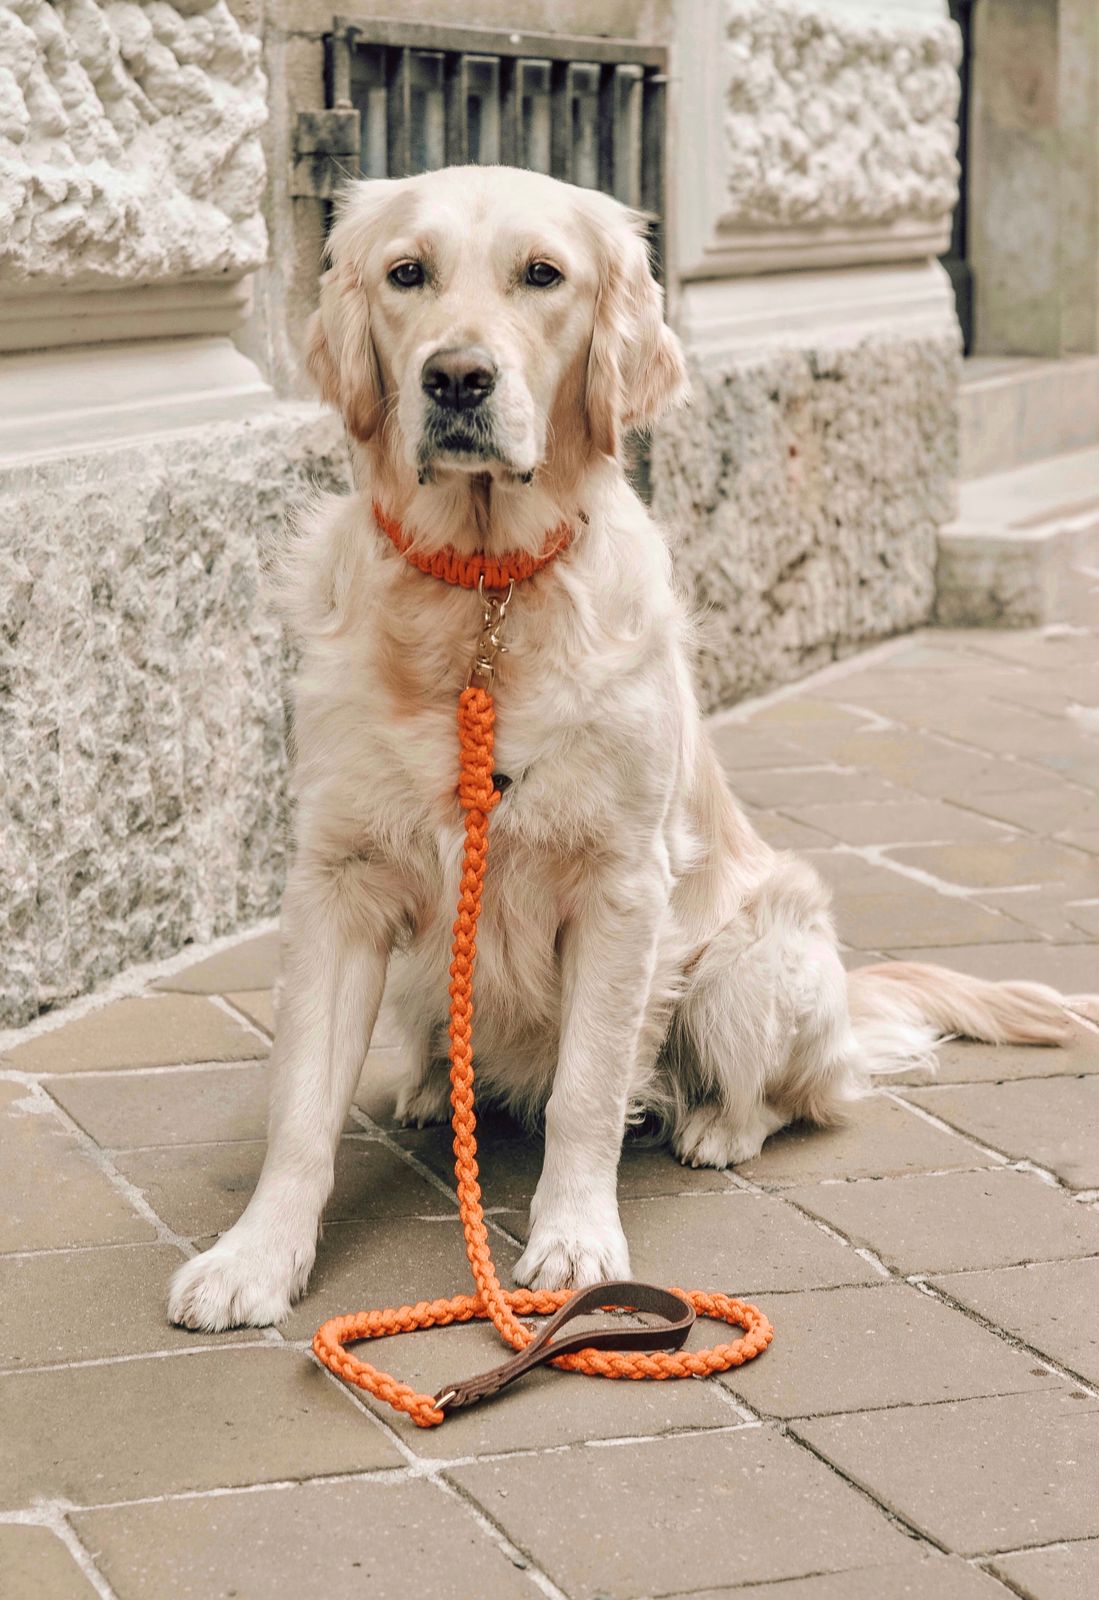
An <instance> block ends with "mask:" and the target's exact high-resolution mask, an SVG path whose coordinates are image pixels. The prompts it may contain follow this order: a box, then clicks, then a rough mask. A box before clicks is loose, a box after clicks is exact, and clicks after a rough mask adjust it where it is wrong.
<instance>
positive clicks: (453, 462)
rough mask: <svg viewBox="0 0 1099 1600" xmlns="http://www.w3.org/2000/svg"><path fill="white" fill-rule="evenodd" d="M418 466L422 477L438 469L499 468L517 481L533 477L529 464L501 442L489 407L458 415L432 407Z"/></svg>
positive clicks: (484, 469) (424, 431)
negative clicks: (517, 458)
mask: <svg viewBox="0 0 1099 1600" xmlns="http://www.w3.org/2000/svg"><path fill="white" fill-rule="evenodd" d="M416 464H417V467H418V468H419V472H420V476H421V478H424V477H430V476H431V475H432V473H433V472H434V471H435V470H436V469H437V468H439V467H452V468H455V469H457V470H458V471H462V472H485V471H486V470H488V471H491V469H492V467H493V466H497V467H499V468H502V469H503V471H504V472H505V473H507V474H509V475H511V476H514V477H517V478H523V479H526V478H528V477H529V475H530V468H529V466H528V465H527V463H525V462H519V461H517V460H516V459H515V457H514V455H513V453H512V452H511V451H510V450H509V449H508V448H507V446H506V445H505V444H504V443H503V442H502V441H501V439H500V437H499V434H498V432H497V428H496V423H495V419H494V417H493V415H492V412H491V411H490V410H489V409H488V408H487V407H484V408H482V407H478V408H476V409H474V410H471V411H466V412H459V413H458V414H457V415H455V414H454V413H453V412H451V411H447V410H444V409H443V408H442V407H438V406H429V407H428V408H427V414H426V416H425V417H424V423H423V430H422V432H421V434H420V443H419V447H418V449H417V452H416Z"/></svg>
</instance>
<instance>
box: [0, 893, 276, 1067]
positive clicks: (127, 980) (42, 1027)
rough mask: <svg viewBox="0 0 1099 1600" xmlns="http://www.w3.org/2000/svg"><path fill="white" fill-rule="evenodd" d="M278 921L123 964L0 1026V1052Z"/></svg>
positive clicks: (140, 993)
mask: <svg viewBox="0 0 1099 1600" xmlns="http://www.w3.org/2000/svg"><path fill="white" fill-rule="evenodd" d="M278 925H279V922H278V918H277V917H267V918H265V919H264V920H263V921H262V922H254V923H251V924H250V925H249V926H248V927H246V928H237V929H236V930H235V931H234V932H233V933H227V934H225V935H224V936H223V937H221V938H219V939H211V940H209V941H207V942H206V943H204V944H191V945H187V946H186V948H185V949H183V950H180V951H177V952H176V954H175V955H173V956H166V957H162V958H160V959H159V960H156V961H142V962H139V963H138V964H137V965H136V966H132V967H126V968H124V969H123V971H122V972H120V973H118V974H117V975H116V976H115V977H113V978H110V979H108V981H107V982H106V983H104V984H103V985H102V987H100V988H98V989H93V990H92V992H91V993H90V994H85V995H80V996H78V997H77V998H76V999H75V1000H72V1001H70V1002H69V1004H68V1005H64V1006H55V1007H54V1008H53V1009H52V1010H50V1011H41V1012H39V1014H38V1016H37V1017H32V1018H31V1020H30V1022H26V1023H24V1024H23V1025H22V1026H21V1027H18V1028H3V1029H0V1053H2V1052H3V1051H5V1050H9V1049H11V1048H12V1047H13V1046H14V1045H17V1044H22V1043H24V1042H25V1041H26V1040H27V1039H35V1038H37V1037H38V1036H39V1035H40V1034H43V1033H52V1032H53V1031H54V1029H55V1028H64V1027H65V1026H66V1025H67V1024H68V1023H70V1022H76V1021H78V1020H79V1019H80V1018H81V1017H86V1016H88V1014H89V1013H90V1012H92V1011H100V1010H102V1008H103V1007H104V1006H107V1005H110V1003H111V1001H112V1000H128V999H132V998H134V997H136V996H145V992H146V990H147V989H148V986H149V984H151V983H155V982H157V981H158V980H159V979H161V978H171V977H174V976H175V974H176V973H177V972H183V971H185V969H186V968H187V967H193V966H197V965H198V964H199V962H201V961H206V960H208V959H209V958H210V957H211V956H218V955H221V954H223V952H224V951H226V950H231V949H233V948H234V947H235V946H236V945H239V944H245V943H247V942H248V941H249V940H251V939H256V938H259V937H260V936H261V935H262V934H265V933H273V932H274V931H275V930H276V929H277V928H278ZM172 992H178V991H171V990H168V991H165V993H172ZM162 997H163V996H162V995H161V994H160V993H159V992H157V993H156V994H155V995H152V996H149V998H157V999H160V998H162ZM199 998H200V999H208V998H209V996H208V995H200V996H199Z"/></svg>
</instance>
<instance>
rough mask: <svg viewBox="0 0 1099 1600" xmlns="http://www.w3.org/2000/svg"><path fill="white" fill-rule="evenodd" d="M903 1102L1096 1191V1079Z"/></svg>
mask: <svg viewBox="0 0 1099 1600" xmlns="http://www.w3.org/2000/svg"><path fill="white" fill-rule="evenodd" d="M907 1098H908V1099H909V1100H913V1101H915V1102H916V1103H917V1104H918V1105H922V1106H926V1108H927V1110H928V1111H933V1112H934V1114H935V1115H936V1116H937V1117H941V1118H942V1119H943V1121H944V1122H949V1123H950V1125H951V1127H953V1128H960V1129H961V1130H962V1131H963V1132H965V1133H968V1134H971V1135H972V1136H973V1138H975V1139H980V1140H981V1141H982V1143H984V1144H987V1145H991V1147H992V1148H993V1149H994V1150H1002V1151H1003V1152H1004V1154H1005V1155H1009V1156H1013V1157H1015V1158H1016V1159H1017V1160H1018V1159H1024V1158H1025V1159H1026V1160H1028V1161H1033V1162H1036V1163H1037V1165H1038V1166H1040V1167H1045V1168H1047V1169H1048V1170H1049V1171H1050V1172H1055V1173H1056V1174H1057V1176H1058V1177H1059V1178H1060V1179H1061V1181H1062V1183H1064V1184H1067V1186H1068V1187H1069V1188H1070V1189H1099V1077H1095V1076H1092V1077H1083V1078H1053V1079H1042V1078H1032V1079H1030V1080H1024V1081H1022V1082H1017V1083H1000V1084H977V1085H971V1086H968V1087H958V1088H947V1087H942V1088H935V1089H909V1090H908V1091H907Z"/></svg>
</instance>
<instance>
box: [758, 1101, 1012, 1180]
mask: <svg viewBox="0 0 1099 1600" xmlns="http://www.w3.org/2000/svg"><path fill="white" fill-rule="evenodd" d="M986 1165H987V1160H986V1158H985V1157H983V1156H982V1155H981V1153H980V1151H978V1150H974V1149H973V1146H972V1145H970V1144H967V1143H966V1141H965V1140H964V1139H960V1138H956V1137H955V1136H954V1135H953V1134H949V1133H943V1132H942V1131H941V1130H940V1129H939V1128H935V1127H932V1125H931V1124H930V1123H928V1122H925V1121H924V1120H923V1119H922V1118H921V1117H918V1116H914V1115H913V1114H912V1112H910V1111H906V1110H904V1108H903V1107H902V1106H899V1105H897V1103H896V1102H895V1101H894V1100H889V1099H887V1098H886V1097H885V1096H884V1095H880V1094H879V1095H872V1096H869V1097H868V1098H867V1099H865V1100H860V1101H858V1102H856V1103H855V1104H854V1105H852V1107H851V1110H850V1121H849V1122H848V1123H847V1125H846V1127H840V1128H818V1127H814V1126H812V1125H810V1124H808V1123H804V1122H798V1123H795V1124H794V1125H793V1126H792V1127H789V1128H784V1129H783V1130H782V1132H781V1133H776V1134H774V1135H772V1137H771V1138H770V1139H768V1140H767V1143H766V1144H765V1145H764V1146H763V1149H762V1151H761V1152H760V1154H759V1155H758V1156H757V1157H756V1158H755V1160H754V1161H748V1162H744V1163H742V1164H741V1165H740V1166H739V1167H738V1168H737V1171H738V1172H739V1173H740V1174H741V1175H742V1176H743V1177H745V1178H750V1179H751V1180H752V1182H753V1183H762V1184H780V1185H781V1184H789V1183H803V1182H805V1181H807V1180H810V1179H817V1178H864V1177H883V1176H886V1175H888V1174H890V1173H902V1172H935V1171H942V1170H944V1169H946V1168H950V1167H954V1168H959V1169H960V1168H965V1167H974V1166H986Z"/></svg>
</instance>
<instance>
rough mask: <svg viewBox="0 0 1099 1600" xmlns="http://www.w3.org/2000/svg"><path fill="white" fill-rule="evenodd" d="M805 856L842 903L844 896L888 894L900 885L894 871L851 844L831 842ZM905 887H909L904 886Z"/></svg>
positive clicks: (893, 894)
mask: <svg viewBox="0 0 1099 1600" xmlns="http://www.w3.org/2000/svg"><path fill="white" fill-rule="evenodd" d="M804 856H805V859H806V860H807V861H808V862H810V864H811V865H812V866H814V867H815V868H816V869H817V871H818V872H819V873H820V875H821V877H822V878H823V879H824V881H825V883H827V884H828V885H829V887H830V888H831V889H832V890H833V891H834V892H835V894H836V897H837V900H838V901H839V902H840V903H841V904H842V902H843V900H844V898H845V896H847V895H852V894H859V895H889V896H890V897H893V896H895V895H896V894H897V892H898V888H899V887H900V886H899V884H898V880H897V874H896V873H895V872H893V871H892V870H891V869H890V868H889V867H885V866H882V865H881V864H880V863H879V862H876V861H867V860H866V858H865V856H861V855H858V854H857V853H856V852H855V850H854V848H853V847H850V846H847V845H832V846H830V847H829V848H828V849H827V850H807V851H805V852H804ZM904 888H905V890H906V891H907V889H908V888H909V885H908V884H905V885H904Z"/></svg>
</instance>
